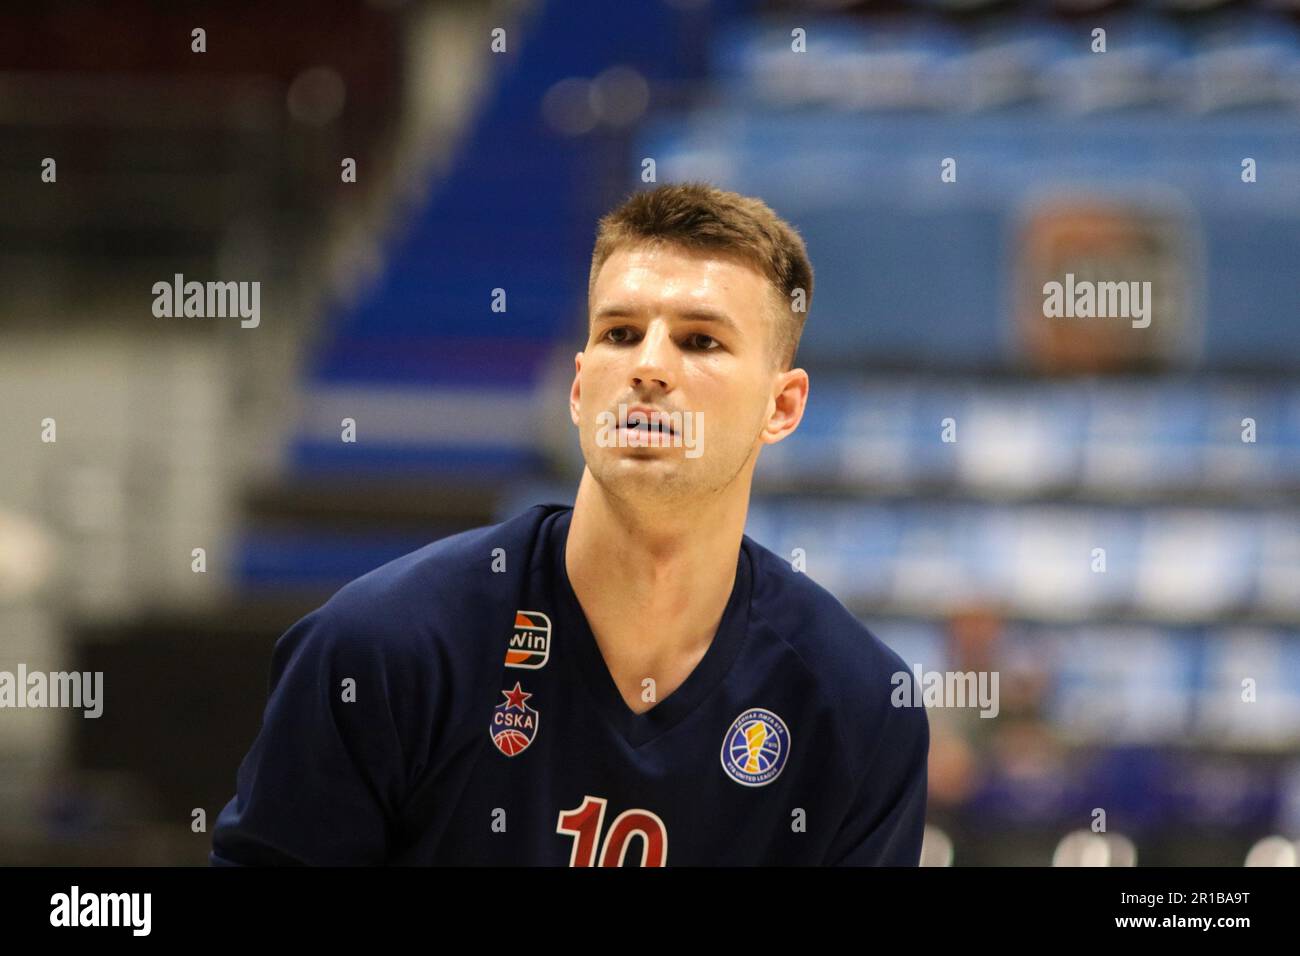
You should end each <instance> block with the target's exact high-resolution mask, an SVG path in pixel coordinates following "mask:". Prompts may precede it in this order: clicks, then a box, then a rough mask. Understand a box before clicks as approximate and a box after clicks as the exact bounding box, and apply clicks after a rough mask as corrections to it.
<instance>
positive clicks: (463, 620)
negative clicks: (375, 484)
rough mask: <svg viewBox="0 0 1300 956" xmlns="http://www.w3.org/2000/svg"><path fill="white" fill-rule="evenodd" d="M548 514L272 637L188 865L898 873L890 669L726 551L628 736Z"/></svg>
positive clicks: (914, 810)
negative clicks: (678, 670)
mask: <svg viewBox="0 0 1300 956" xmlns="http://www.w3.org/2000/svg"><path fill="white" fill-rule="evenodd" d="M572 513H573V509H572V508H570V507H566V506H560V505H537V506H535V507H533V508H530V509H529V510H527V511H526V512H524V513H523V514H521V515H519V516H518V517H516V518H513V519H511V520H509V521H506V522H503V523H501V524H497V525H493V526H490V527H485V528H476V529H474V530H472V531H467V532H464V533H461V534H457V535H454V536H452V537H449V538H445V539H443V540H441V541H436V542H434V543H433V544H430V545H428V546H426V547H424V548H422V549H420V550H419V551H415V552H413V553H411V554H408V555H406V556H404V557H401V558H398V559H397V560H395V561H392V562H390V563H388V564H386V565H384V566H383V567H381V568H378V569H377V570H375V571H372V572H370V573H369V574H367V575H365V576H363V577H361V578H358V579H357V580H355V581H353V582H351V583H350V584H348V585H347V586H346V587H344V588H342V589H341V590H340V591H339V592H338V593H337V594H335V595H334V597H333V598H331V599H330V600H329V601H328V602H327V603H326V604H325V605H324V606H322V607H320V608H318V609H317V610H315V611H313V612H312V613H310V614H308V615H307V616H306V617H304V618H303V619H302V620H300V621H298V622H297V623H296V624H294V625H293V627H291V628H290V629H289V630H288V631H287V632H286V633H285V634H284V635H283V636H282V637H281V638H280V640H279V641H278V642H277V644H276V646H275V650H274V653H273V657H272V667H271V671H272V673H271V689H270V696H269V700H268V702H267V705H266V711H265V714H264V716H263V721H262V727H261V730H260V732H259V733H258V735H257V738H256V739H255V741H254V742H253V745H252V748H251V750H250V751H249V753H248V755H247V756H246V757H245V759H244V761H243V763H242V764H241V765H240V767H239V772H238V777H237V792H236V795H235V797H234V799H232V800H231V801H230V802H229V803H228V804H227V805H226V806H225V808H224V809H223V810H222V811H221V814H220V816H219V818H218V820H217V823H216V826H215V829H214V833H213V851H212V854H211V856H210V860H211V862H212V863H214V864H292V863H303V864H380V863H389V864H397V865H402V864H407V865H410V864H440V865H460V864H485V865H559V866H564V865H575V866H592V865H609V866H615V865H637V864H640V865H643V866H662V865H667V864H673V865H697V866H698V865H707V866H712V865H753V864H792V865H823V864H825V865H836V864H860V865H861V864H876V865H882V864H883V865H905V866H912V865H915V864H916V863H917V861H918V858H919V856H920V849H921V835H922V830H923V827H924V822H925V801H926V757H927V752H928V749H929V724H928V722H927V720H926V716H925V710H924V708H922V707H897V706H894V705H893V704H892V703H891V696H892V692H893V690H894V687H895V686H896V685H895V675H897V674H900V673H901V674H904V675H907V674H908V668H907V666H906V665H905V664H904V662H903V661H902V659H901V658H900V657H899V656H898V655H897V654H895V653H894V652H893V651H892V650H890V649H889V648H888V647H886V646H885V645H884V644H883V643H881V642H880V640H878V639H877V638H876V637H875V636H874V635H873V634H872V633H871V632H870V631H868V630H867V628H865V627H864V626H863V625H862V624H861V623H860V622H859V621H858V620H857V619H856V618H855V617H854V616H853V615H852V614H851V613H850V612H849V611H848V610H847V609H846V608H845V607H844V606H843V605H842V604H840V602H839V601H837V600H836V599H835V598H834V596H832V595H831V594H830V593H829V592H828V591H826V590H825V589H824V588H822V587H821V586H819V585H818V584H817V583H816V582H814V581H812V580H811V579H810V578H809V577H808V576H807V575H806V574H803V573H800V572H798V571H796V570H795V569H793V568H792V567H791V566H790V565H789V563H787V562H786V561H784V560H782V559H781V558H779V557H777V556H776V555H775V554H773V553H772V552H770V551H768V550H767V549H766V548H764V547H762V546H761V545H759V544H757V543H756V542H754V541H753V540H751V539H750V538H749V537H748V536H746V537H744V538H743V540H742V543H741V548H740V552H739V554H738V556H737V566H736V579H735V585H734V588H733V591H732V594H731V597H730V599H729V602H728V604H727V606H726V609H725V611H724V613H723V616H722V620H721V623H720V625H719V628H718V632H717V634H716V636H715V637H714V639H713V642H712V643H711V644H710V646H709V648H708V650H707V652H706V653H705V654H704V657H703V658H702V659H701V660H700V662H699V664H698V665H697V666H696V667H695V669H694V670H693V671H692V672H691V673H690V675H689V676H688V677H687V678H686V680H685V681H684V682H683V683H682V684H681V685H680V686H679V687H678V688H677V689H676V690H674V691H673V692H672V693H671V694H669V695H668V696H667V697H666V698H664V699H663V700H662V701H659V702H658V703H656V704H655V705H654V706H653V707H652V708H651V709H650V710H648V711H646V712H645V713H642V714H637V713H635V712H634V711H632V710H631V709H630V708H629V707H628V706H627V704H626V703H625V702H624V700H623V697H622V695H621V694H620V692H619V690H618V687H617V685H616V684H615V682H614V680H613V678H612V677H611V675H610V673H609V670H608V669H607V668H606V666H605V663H604V659H603V657H602V656H601V653H600V649H599V647H598V646H597V644H596V640H595V638H594V637H593V635H592V633H591V630H590V627H589V625H588V623H587V620H586V617H585V616H584V614H583V612H582V608H581V606H580V605H579V603H578V600H577V597H576V596H575V594H574V592H573V589H572V587H571V586H570V584H569V580H568V575H567V573H566V571H565V565H564V545H565V541H566V539H567V536H568V529H569V521H570V518H571V516H572ZM644 624H645V627H646V631H647V639H652V638H653V629H654V626H655V623H654V621H646V622H644ZM902 679H906V680H909V681H910V680H911V679H912V678H911V677H910V675H909V676H906V677H905V678H902ZM917 697H919V695H913V696H912V699H917Z"/></svg>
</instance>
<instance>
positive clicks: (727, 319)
mask: <svg viewBox="0 0 1300 956" xmlns="http://www.w3.org/2000/svg"><path fill="white" fill-rule="evenodd" d="M641 311H642V310H641V309H639V308H636V307H634V306H629V305H623V304H621V303H615V304H614V305H606V306H602V307H601V308H599V309H597V310H596V314H595V316H594V317H593V318H592V321H593V322H600V321H601V320H602V319H624V318H632V317H633V316H636V315H640V314H641ZM672 315H673V317H674V318H678V319H684V320H686V321H690V322H717V323H718V324H719V325H725V326H726V327H727V328H729V329H731V330H732V331H733V332H739V331H740V329H739V328H738V327H737V326H736V323H735V321H734V320H733V319H732V318H731V316H729V315H727V314H726V313H725V312H718V311H717V310H715V309H708V308H703V307H699V306H697V307H695V308H691V309H686V310H685V311H683V312H674V313H672Z"/></svg>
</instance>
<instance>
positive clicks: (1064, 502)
mask: <svg viewBox="0 0 1300 956" xmlns="http://www.w3.org/2000/svg"><path fill="white" fill-rule="evenodd" d="M197 28H201V29H202V30H204V31H205V38H206V51H205V52H202V53H199V52H194V50H193V48H192V46H193V42H194V41H193V34H192V31H193V30H195V29H197ZM496 28H501V29H503V30H504V31H505V33H504V41H505V50H504V51H502V52H494V51H493V49H492V41H493V34H492V31H493V30H494V29H496ZM1096 28H1102V29H1104V30H1105V31H1106V42H1107V49H1106V52H1105V53H1104V54H1098V53H1094V52H1092V50H1091V44H1092V43H1093V30H1094V29H1096ZM799 30H802V31H804V34H803V36H804V37H805V41H806V52H802V53H797V52H795V51H794V50H793V49H792V44H796V43H797V40H798V37H797V34H796V32H795V31H799ZM46 158H54V159H56V161H57V178H56V180H55V181H54V182H44V181H43V179H42V170H43V161H44V160H45V159H46ZM949 158H951V159H955V160H956V166H955V171H956V180H955V182H945V181H943V180H942V178H941V175H940V173H941V164H942V163H943V162H944V160H945V159H949ZM348 159H352V160H355V164H356V181H355V182H345V181H343V176H342V175H341V169H342V168H343V165H344V163H345V161H346V160H348ZM1247 159H1249V160H1253V164H1245V165H1244V161H1245V160H1247ZM647 160H652V161H653V167H652V168H653V172H654V176H655V178H656V180H657V181H658V182H667V181H678V180H686V179H707V180H709V181H711V182H714V183H715V184H717V185H719V186H723V187H725V188H729V189H735V190H738V191H740V192H743V193H747V194H753V195H757V196H759V197H761V198H762V199H764V200H765V201H766V202H768V203H769V204H770V205H771V206H772V207H773V208H774V209H775V210H776V211H777V212H778V213H779V214H781V215H782V216H784V217H786V218H788V219H789V220H790V221H791V222H793V223H794V224H795V225H796V226H797V227H798V228H799V229H800V230H801V232H802V234H803V235H804V237H805V239H806V241H807V244H808V249H809V253H810V255H811V257H812V261H813V264H814V267H815V268H816V270H817V283H816V294H815V297H814V303H813V309H812V311H811V314H810V318H809V322H808V325H807V329H806V331H805V334H804V337H803V344H802V347H801V350H800V353H799V362H798V364H800V365H802V366H803V367H805V368H807V369H808V370H809V372H810V374H811V375H812V389H811V397H810V403H809V407H808V411H807V414H806V417H805V419H804V421H803V424H802V426H801V428H800V430H799V431H798V433H797V434H796V435H795V436H793V438H792V439H791V440H789V441H787V442H785V443H783V444H781V445H778V446H775V447H771V448H768V449H765V451H764V452H763V455H762V459H761V462H760V464H759V467H758V471H757V476H756V479H757V484H756V488H755V498H754V502H753V505H752V509H751V513H750V520H749V527H748V532H749V534H750V535H751V536H752V537H754V538H755V539H756V540H758V541H759V542H761V543H763V544H765V545H766V546H768V547H769V548H771V549H772V550H774V551H776V552H777V553H778V554H783V555H786V556H789V555H791V554H793V553H794V552H795V550H796V549H803V552H804V553H806V560H807V570H808V573H809V574H811V575H812V576H813V577H814V578H815V579H816V580H818V581H819V582H821V583H822V584H823V585H825V586H826V587H828V588H829V589H830V590H831V591H832V592H834V593H835V594H836V596H837V597H839V598H840V600H842V601H843V602H844V603H845V604H846V605H848V606H849V607H850V608H851V609H853V610H854V612H855V613H857V614H858V615H859V616H860V617H861V618H862V620H863V621H865V622H866V623H867V624H868V626H870V627H871V628H872V629H873V630H874V631H875V632H876V633H877V634H878V635H879V636H880V637H882V638H883V639H884V640H885V641H886V642H887V643H889V644H890V645H891V646H893V647H894V648H895V649H896V650H897V651H898V652H899V653H900V654H901V655H902V656H903V658H904V659H905V660H906V661H908V662H909V663H913V662H914V663H916V664H919V665H920V666H922V667H923V668H924V669H925V670H961V671H966V670H996V671H998V672H999V674H1000V675H1001V686H1000V691H1001V693H1000V697H1001V700H1000V713H999V715H998V716H997V717H996V718H995V719H982V718H980V717H979V716H978V712H977V711H974V710H969V709H968V710H962V711H957V710H948V711H940V710H937V709H936V710H932V711H931V715H930V716H931V727H932V750H931V760H930V787H931V791H930V830H929V833H928V836H929V839H928V840H927V846H926V852H925V862H927V863H929V864H934V865H944V864H953V865H983V864H1036V865H1047V864H1050V863H1052V862H1054V861H1055V862H1056V863H1058V864H1084V863H1087V864H1103V865H1106V864H1109V865H1125V864H1131V863H1133V862H1136V863H1137V864H1138V865H1144V864H1174V865H1209V864H1221V865H1231V866H1237V865H1242V864H1243V863H1245V862H1247V860H1248V858H1249V860H1250V862H1251V863H1252V864H1254V863H1260V864H1288V863H1289V864H1291V865H1294V863H1295V860H1296V851H1297V846H1296V843H1295V842H1294V841H1296V839H1297V838H1300V511H1298V510H1297V502H1300V316H1298V314H1297V303H1300V268H1298V267H1297V252H1298V251H1300V246H1298V243H1297V240H1298V239H1300V3H1297V2H1294V0H1292V2H1285V0H1278V2H1272V3H1267V2H1254V3H1247V2H1235V3H1233V2H1213V0H1166V2H1157V0H1150V2H1134V3H1106V2H1084V0H1074V2H1070V0H1058V2H1049V0H1040V2H1031V3H1019V4H1015V3H993V2H981V0H946V2H945V0H911V2H829V0H821V2H796V0H788V2H779V0H770V2H758V0H712V2H709V0H672V2H665V0H630V2H609V0H564V2H549V3H545V2H515V3H507V2H501V3H474V2H452V0H446V2H418V0H409V2H401V0H384V2H378V0H375V2H368V3H367V2H345V0H311V2H307V0H285V2H276V3H254V2H242V0H240V2H228V3H197V2H196V3H186V2H170V3H164V2H161V0H159V2H152V3H151V2H125V0H106V2H101V3H83V2H70V0H63V2H49V3H43V4H24V5H21V6H15V5H10V6H8V7H6V9H5V10H4V12H3V13H0V669H7V670H14V669H16V667H17V666H18V664H19V663H20V662H22V663H25V664H26V666H27V668H28V669H29V670H38V669H44V670H59V669H69V670H73V669H75V670H102V671H104V672H105V700H104V713H103V716H102V717H100V718H98V719H84V718H83V717H82V716H81V714H80V712H79V711H67V710H60V711H56V710H45V711H39V710H5V711H0V862H2V863H7V864H17V863H35V864H57V863H77V864H81V863H86V864H98V863H128V864H130V863H149V864H171V863H179V864H187V863H188V864H202V863H204V862H205V861H206V853H207V850H208V848H209V835H208V834H207V833H195V832H193V830H192V820H193V818H194V817H193V814H194V811H195V810H196V809H202V810H204V811H206V814H207V822H208V824H209V826H210V825H211V823H212V821H213V820H214V818H215V815H216V813H217V811H218V810H219V809H220V807H221V806H222V805H223V804H224V803H225V801H226V800H228V799H229V797H230V795H231V794H232V793H233V792H234V780H235V770H236V767H237V765H238V762H239V760H240V758H241V757H242V756H243V754H244V753H245V751H246V750H247V747H248V745H249V744H250V743H251V741H252V738H253V735H254V734H255V733H256V730H257V727H258V724H259V722H260V717H261V709H262V706H263V704H264V702H265V694H266V685H267V677H268V667H269V659H270V650H271V647H272V645H273V643H274V641H275V639H276V638H277V637H278V636H279V635H280V634H281V633H282V632H283V631H284V630H285V628H287V627H288V626H289V624H291V623H292V622H293V621H294V620H295V619H296V618H297V617H299V616H300V615H302V614H303V613H305V612H307V611H308V610H310V609H311V608H313V607H315V606H317V605H318V604H319V603H321V602H322V601H323V600H324V599H325V598H327V597H328V596H329V595H330V594H331V593H332V592H333V591H334V590H335V589H337V588H338V587H339V586H341V585H342V584H343V583H345V582H346V581H347V580H349V579H351V578H353V577H355V576H358V575H360V574H362V573H364V572H366V571H368V570H370V569H371V568H373V567H375V566H377V565H379V564H381V563H383V562H384V561H386V560H388V559H390V558H392V557H395V556H397V555H399V554H402V553H405V552H407V551H410V550H413V549H415V548H417V547H419V546H421V545H423V544H424V543H426V542H427V541H429V540H431V539H434V538H437V537H441V536H443V535H446V534H450V533H453V532H455V531H458V530H462V529H464V528H469V527H473V526H476V525H482V524H487V523H491V522H493V521H497V520H501V519H503V518H504V517H506V516H508V515H510V514H513V513H515V512H517V511H518V510H521V509H522V508H523V507H525V506H527V505H530V504H533V503H536V502H539V501H543V500H554V501H572V496H573V492H574V490H575V488H576V483H577V478H578V475H579V474H580V468H581V458H580V455H579V449H578V443H577V437H576V433H575V432H574V431H573V429H572V427H571V424H570V422H569V420H568V413H567V405H566V394H567V387H568V382H569V379H570V377H571V374H572V357H573V353H574V352H575V351H577V350H579V349H580V348H581V347H582V344H583V342H584V340H585V294H586V278H587V265H588V259H589V256H590V251H591V243H592V240H593V237H594V228H595V221H596V218H597V217H598V216H599V215H600V214H601V213H602V212H603V211H604V210H605V209H607V208H608V207H609V206H611V205H613V204H614V203H615V202H617V201H618V200H619V199H621V198H622V197H623V196H624V195H626V193H627V192H629V191H631V190H633V189H636V188H641V187H642V186H643V185H645V183H644V181H643V176H644V175H645V174H646V170H647V169H649V168H651V167H650V166H649V165H648V164H647V162H646V161H647ZM1247 166H1250V168H1251V169H1252V170H1254V171H1255V176H1254V177H1253V178H1254V181H1248V180H1249V179H1250V178H1251V177H1250V176H1249V175H1248V174H1247ZM1065 272H1073V273H1075V274H1076V275H1079V276H1084V275H1091V276H1098V277H1105V278H1113V279H1135V280H1136V279H1152V280H1155V281H1154V285H1155V287H1156V294H1155V297H1154V300H1153V303H1152V321H1151V325H1150V326H1149V327H1148V328H1145V329H1135V328H1132V327H1131V326H1130V324H1129V322H1128V321H1126V320H1124V319H1079V320H1074V323H1073V324H1071V323H1070V322H1056V323H1054V324H1051V325H1050V326H1049V324H1048V323H1047V322H1046V321H1045V320H1044V319H1043V317H1042V312H1041V304H1042V303H1041V287H1042V283H1043V282H1044V281H1047V278H1045V277H1053V276H1054V277H1056V278H1058V279H1059V278H1060V276H1061V275H1062V274H1063V273H1065ZM177 273H180V274H183V275H184V276H185V277H186V279H187V280H199V281H208V280H223V281H232V280H237V281H243V280H257V281H260V282H261V318H260V324H259V325H258V326H257V327H256V328H242V327H241V325H240V322H239V320H238V319H237V318H225V319H222V318H189V319H186V318H157V317H155V316H154V315H153V313H152V312H151V305H152V303H153V299H154V296H153V294H152V292H151V287H152V286H153V284H154V283H155V282H159V281H164V282H170V281H171V280H172V277H173V276H174V275H175V274H177ZM498 288H499V289H504V290H506V294H507V296H508V299H507V301H508V308H507V310H506V311H505V312H497V311H493V309H492V301H493V290H494V289H498ZM1035 310H1038V311H1037V313H1036V314H1035ZM1049 328H1050V330H1051V331H1050V332H1049V331H1045V330H1048V329H1049ZM345 418H350V419H353V420H354V421H355V423H356V426H355V428H356V439H357V440H356V441H355V442H344V441H342V440H341V433H342V425H341V423H342V421H343V419H345ZM46 419H53V420H54V422H55V423H56V425H57V440H56V441H54V442H48V441H42V440H41V436H42V433H43V429H44V427H45V426H44V425H43V424H42V423H43V422H44V421H45V420H46ZM947 419H951V420H952V422H953V427H955V429H956V433H955V437H956V438H957V440H956V441H943V440H941V437H940V436H941V433H942V431H943V429H944V424H943V423H944V422H945V420H947ZM1247 420H1249V423H1248V422H1247ZM1252 439H1253V440H1252ZM196 548H201V549H203V552H202V560H203V561H204V562H205V563H204V565H203V570H202V571H196V570H195V568H196V564H195V562H196V560H198V559H197V558H196V557H195V549H196ZM1099 548H1100V549H1104V552H1105V553H1104V562H1105V564H1104V568H1105V570H1104V572H1102V571H1099V570H1098V569H1097V553H1096V551H1095V549H1099ZM1247 679H1249V680H1252V681H1254V682H1255V686H1256V688H1257V691H1256V692H1257V699H1256V700H1255V701H1254V702H1253V703H1245V702H1243V700H1242V693H1243V691H1242V682H1243V680H1247ZM1094 808H1103V809H1104V810H1105V811H1106V815H1107V831H1108V835H1107V836H1106V837H1101V836H1098V835H1094V834H1091V833H1090V832H1089V826H1090V823H1091V821H1092V819H1093V810H1094ZM1080 831H1082V832H1080Z"/></svg>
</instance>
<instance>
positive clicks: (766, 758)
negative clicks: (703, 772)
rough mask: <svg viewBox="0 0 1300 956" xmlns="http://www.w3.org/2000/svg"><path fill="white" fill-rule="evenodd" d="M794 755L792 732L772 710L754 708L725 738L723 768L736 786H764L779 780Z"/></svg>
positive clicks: (735, 724) (743, 715)
mask: <svg viewBox="0 0 1300 956" xmlns="http://www.w3.org/2000/svg"><path fill="white" fill-rule="evenodd" d="M789 755H790V731H789V730H788V729H787V728H786V726H785V721H783V720H782V719H781V718H780V717H778V716H777V715H776V714H774V713H772V712H771V711H770V710H764V709H763V708H762V707H754V708H752V709H751V710H747V711H745V712H744V713H743V714H741V715H740V716H739V717H737V718H736V719H735V721H733V722H732V724H731V728H730V729H729V730H728V731H727V734H726V736H725V737H723V738H722V769H723V770H725V771H726V772H727V776H728V777H730V778H731V779H732V780H734V781H736V783H739V784H742V785H743V786H746V787H761V786H763V785H765V784H769V783H771V782H772V781H773V780H775V779H776V778H777V775H778V774H779V773H780V772H781V769H782V768H783V767H784V766H785V761H786V758H787V757H788V756H789Z"/></svg>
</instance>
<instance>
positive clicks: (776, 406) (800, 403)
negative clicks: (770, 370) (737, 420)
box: [762, 368, 809, 445]
mask: <svg viewBox="0 0 1300 956" xmlns="http://www.w3.org/2000/svg"><path fill="white" fill-rule="evenodd" d="M808 386H809V383H808V373H807V372H806V371H804V370H803V369H801V368H792V369H790V371H788V372H782V373H781V374H780V375H778V376H777V377H776V384H775V385H774V387H773V395H772V414H771V415H769V416H768V419H767V422H766V423H764V425H763V431H762V439H763V444H765V445H775V444H776V443H777V442H779V441H781V440H782V439H783V438H785V437H786V436H787V435H789V434H791V433H792V432H793V431H794V430H795V429H796V428H798V427H799V422H800V421H802V419H803V411H804V408H805V407H806V406H807V404H808Z"/></svg>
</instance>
